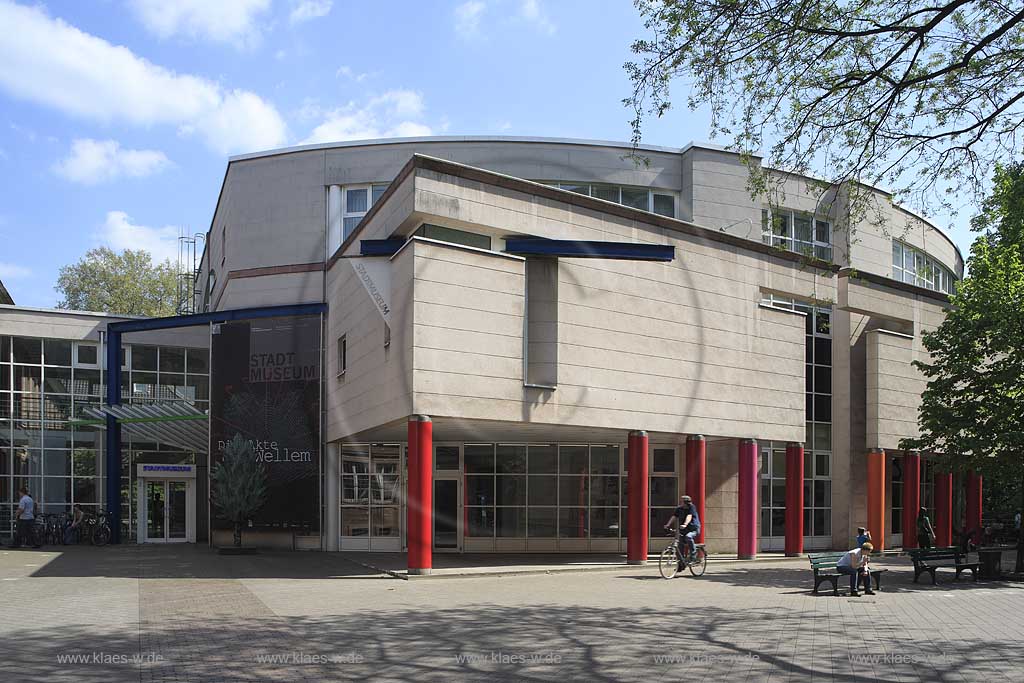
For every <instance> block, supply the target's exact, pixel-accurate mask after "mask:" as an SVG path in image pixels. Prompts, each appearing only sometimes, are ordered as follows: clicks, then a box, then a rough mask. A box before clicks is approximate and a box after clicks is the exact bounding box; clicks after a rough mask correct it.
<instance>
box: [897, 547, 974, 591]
mask: <svg viewBox="0 0 1024 683" xmlns="http://www.w3.org/2000/svg"><path fill="white" fill-rule="evenodd" d="M908 554H909V555H910V559H911V561H913V563H914V583H917V580H918V578H920V576H921V574H924V573H925V572H928V573H929V574H931V575H932V585H933V586H934V585H935V584H936V581H935V570H936V569H939V568H940V567H949V568H951V569H955V570H956V576H955V577H954V581H957V580H959V579H960V574H961V573H963V571H964V570H967V569H970V570H971V578H973V579H974V580H975V581H977V580H978V566H979V564H980V563H978V562H968V561H967V554H966V553H965V552H963V551H962V550H960V549H959V548H952V547H951V548H918V549H916V550H910V551H908Z"/></svg>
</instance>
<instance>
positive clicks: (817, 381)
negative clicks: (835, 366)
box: [814, 366, 832, 394]
mask: <svg viewBox="0 0 1024 683" xmlns="http://www.w3.org/2000/svg"><path fill="white" fill-rule="evenodd" d="M814 391H815V392H817V393H819V394H831V393H832V368H831V367H821V366H815V368H814Z"/></svg>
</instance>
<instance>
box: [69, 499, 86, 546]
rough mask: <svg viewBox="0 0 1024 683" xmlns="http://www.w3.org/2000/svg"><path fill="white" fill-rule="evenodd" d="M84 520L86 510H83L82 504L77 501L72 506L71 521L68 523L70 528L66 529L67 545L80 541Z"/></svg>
mask: <svg viewBox="0 0 1024 683" xmlns="http://www.w3.org/2000/svg"><path fill="white" fill-rule="evenodd" d="M84 521H85V511H84V510H82V506H81V504H79V503H75V505H74V507H73V508H71V523H70V524H68V528H67V529H66V530H65V531H64V544H65V545H68V544H71V543H75V542H76V541H78V539H79V538H80V534H81V533H82V522H84Z"/></svg>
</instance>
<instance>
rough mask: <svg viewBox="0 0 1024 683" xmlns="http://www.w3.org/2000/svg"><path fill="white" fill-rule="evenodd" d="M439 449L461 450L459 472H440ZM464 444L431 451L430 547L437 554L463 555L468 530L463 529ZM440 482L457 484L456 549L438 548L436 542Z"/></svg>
mask: <svg viewBox="0 0 1024 683" xmlns="http://www.w3.org/2000/svg"><path fill="white" fill-rule="evenodd" d="M438 447H442V448H443V447H451V448H457V449H458V450H459V469H457V470H440V471H438V469H437V466H436V465H437V456H436V455H435V453H436V450H437V448H438ZM464 451H465V449H464V444H462V443H445V442H441V443H435V444H433V448H432V449H431V453H430V458H431V463H430V466H431V469H432V470H433V480H432V481H431V484H430V486H431V490H430V497H431V510H430V531H431V534H430V537H431V539H430V546H431V548H432V550H433V552H435V553H461V552H462V551H463V543H464V534H465V533H466V530H465V529H464V528H463V523H462V522H463V515H464V512H463V495H464V494H463V491H462V487H463V485H464V484H463V481H462V473H463V464H462V463H463V455H464ZM438 481H454V482H455V503H456V505H455V538H456V541H455V547H454V548H438V547H437V546H436V545H435V543H434V540H435V539H436V538H437V533H436V531H435V526H436V525H437V515H436V514H435V510H436V509H437V497H436V496H435V495H434V493H435V491H436V485H437V482H438Z"/></svg>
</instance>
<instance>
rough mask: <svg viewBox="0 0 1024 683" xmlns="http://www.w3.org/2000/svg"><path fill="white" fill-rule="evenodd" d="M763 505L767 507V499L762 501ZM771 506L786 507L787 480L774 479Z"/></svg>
mask: <svg viewBox="0 0 1024 683" xmlns="http://www.w3.org/2000/svg"><path fill="white" fill-rule="evenodd" d="M761 505H762V506H765V507H767V501H762V503H761ZM771 507H776V508H785V507H786V480H785V479H772V501H771Z"/></svg>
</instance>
